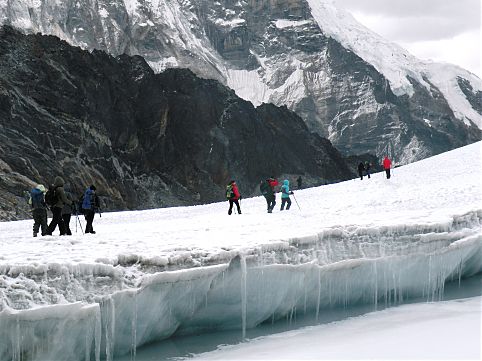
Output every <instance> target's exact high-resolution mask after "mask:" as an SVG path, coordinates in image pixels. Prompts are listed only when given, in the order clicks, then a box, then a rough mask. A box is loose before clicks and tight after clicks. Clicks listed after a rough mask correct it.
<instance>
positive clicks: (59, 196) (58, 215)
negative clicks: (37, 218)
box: [47, 177, 72, 236]
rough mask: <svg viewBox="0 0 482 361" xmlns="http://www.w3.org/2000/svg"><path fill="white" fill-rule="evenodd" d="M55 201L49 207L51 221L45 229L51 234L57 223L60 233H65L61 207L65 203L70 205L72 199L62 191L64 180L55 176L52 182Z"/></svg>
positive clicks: (62, 234)
mask: <svg viewBox="0 0 482 361" xmlns="http://www.w3.org/2000/svg"><path fill="white" fill-rule="evenodd" d="M54 188H55V194H56V202H55V203H54V205H53V206H52V208H51V209H50V210H51V211H52V221H51V222H50V224H49V227H48V229H47V234H48V235H52V232H53V231H55V228H56V227H57V225H58V226H59V231H60V235H61V236H64V235H66V234H67V233H66V230H65V224H64V220H63V219H62V208H63V207H64V205H65V204H69V205H72V201H70V200H68V199H67V197H66V195H65V191H64V180H63V179H62V178H61V177H55V182H54Z"/></svg>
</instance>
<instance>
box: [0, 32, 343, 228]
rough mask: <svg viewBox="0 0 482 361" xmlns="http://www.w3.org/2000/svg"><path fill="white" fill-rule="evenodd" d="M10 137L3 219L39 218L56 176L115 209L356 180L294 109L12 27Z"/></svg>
mask: <svg viewBox="0 0 482 361" xmlns="http://www.w3.org/2000/svg"><path fill="white" fill-rule="evenodd" d="M0 130H1V132H0V175H1V177H0V195H1V196H0V197H1V201H2V209H1V210H0V219H4V220H5V219H17V218H23V217H26V216H28V214H29V212H28V207H27V205H26V203H25V201H24V200H23V199H22V198H21V195H22V192H23V191H24V190H27V189H29V188H31V187H32V186H34V185H35V183H43V184H45V185H47V184H49V183H51V182H53V179H54V177H55V176H56V175H61V176H62V177H63V178H64V179H65V180H66V181H67V182H68V183H69V184H70V187H71V189H72V190H73V191H74V193H75V194H77V195H80V193H81V192H82V191H83V190H84V188H85V187H86V186H88V185H90V184H92V183H93V184H95V185H96V186H97V189H98V193H100V194H101V195H102V199H103V201H104V203H105V207H106V208H107V209H126V208H129V209H142V208H150V207H162V206H170V205H187V204H196V203H204V202H211V201H218V200H223V198H224V187H225V184H226V183H227V182H228V181H229V180H230V179H236V181H237V183H238V185H239V186H240V190H241V192H242V193H243V194H244V195H245V196H248V195H253V194H258V193H257V185H258V182H259V181H260V180H261V179H264V178H266V177H267V176H270V175H275V176H280V175H282V174H283V175H292V176H293V177H295V176H297V175H299V174H304V175H306V176H307V179H328V180H331V181H333V180H343V179H347V178H349V177H351V176H352V172H351V171H350V170H349V169H348V167H347V165H346V163H345V161H344V159H343V158H342V157H341V155H340V154H339V153H338V151H337V150H336V149H334V148H333V147H332V145H331V143H330V142H329V141H328V140H326V139H323V138H321V137H320V136H318V135H315V134H311V133H310V132H309V131H308V129H307V127H306V125H305V124H304V122H303V121H302V120H301V118H299V117H298V116H297V115H296V114H295V113H293V112H292V111H289V110H288V109H287V108H286V107H281V108H279V107H276V106H274V105H263V106H261V107H258V108H254V107H253V106H252V104H251V103H249V102H246V101H244V100H242V99H240V98H239V97H237V96H236V95H235V93H234V92H233V91H232V90H229V89H228V88H226V87H225V86H223V85H221V84H220V83H218V82H217V81H214V80H203V79H200V78H197V77H196V76H195V75H194V74H193V73H192V72H191V71H189V70H183V69H173V70H169V71H166V72H164V73H161V74H154V72H153V71H152V70H151V68H150V67H149V66H148V65H147V63H146V62H145V61H144V60H143V59H142V58H141V57H129V56H126V55H123V56H120V57H118V58H114V57H112V56H109V55H107V54H105V53H103V52H101V51H93V52H92V53H90V52H87V51H83V50H81V49H79V48H74V47H71V46H70V45H68V44H67V43H66V42H64V41H60V40H59V39H58V38H56V37H53V36H41V35H27V36H26V35H23V34H21V33H19V32H17V31H16V30H14V29H13V28H11V27H3V28H1V30H0ZM293 180H294V179H293Z"/></svg>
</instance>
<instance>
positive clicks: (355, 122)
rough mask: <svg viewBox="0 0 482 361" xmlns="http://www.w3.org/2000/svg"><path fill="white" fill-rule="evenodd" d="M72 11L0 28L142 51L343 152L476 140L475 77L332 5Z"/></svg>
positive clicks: (130, 4)
mask: <svg viewBox="0 0 482 361" xmlns="http://www.w3.org/2000/svg"><path fill="white" fill-rule="evenodd" d="M76 4H77V5H75V6H74V3H62V4H61V3H57V2H55V1H54V0H46V1H44V2H41V3H40V2H31V3H28V4H27V3H25V2H23V1H20V0H12V1H10V2H8V3H6V4H3V6H1V7H0V22H1V23H8V24H11V25H13V26H16V27H19V28H22V29H24V30H26V31H29V32H41V33H45V34H53V35H57V36H59V37H61V38H63V39H65V40H67V41H68V42H69V43H71V44H74V45H79V46H82V47H83V48H87V49H95V48H97V49H101V50H105V51H107V52H109V53H111V54H113V55H115V56H116V55H120V54H122V53H127V54H130V55H141V56H143V57H144V58H145V59H146V60H147V62H148V63H149V65H150V66H151V67H152V68H153V69H154V70H155V71H156V72H159V71H163V70H164V69H166V68H168V67H188V68H190V69H192V70H193V71H194V72H195V73H196V74H197V75H198V76H201V77H203V78H212V79H216V80H219V81H221V82H222V83H225V84H227V85H229V86H230V87H231V88H232V89H234V90H235V91H236V93H237V94H238V95H240V96H241V97H243V98H244V99H247V100H249V101H252V102H253V103H254V104H255V105H258V104H261V103H273V104H276V105H287V106H288V107H289V108H290V109H291V110H293V111H295V112H296V113H297V114H299V115H300V116H301V117H302V118H303V120H304V121H305V122H306V124H307V125H308V127H309V129H310V130H311V131H314V132H317V133H318V134H320V135H322V136H325V137H328V138H329V139H330V140H331V141H332V142H333V144H334V145H335V146H337V147H338V148H339V149H340V150H341V151H342V152H343V153H345V154H354V153H358V154H359V153H365V152H370V153H373V154H376V155H378V156H383V155H384V154H385V153H387V154H389V155H390V156H392V158H394V160H395V161H396V162H397V163H399V164H400V163H409V162H412V161H415V160H418V159H422V158H425V157H427V156H430V155H434V154H438V153H440V152H444V151H447V150H450V149H453V148H457V147H460V146H463V145H465V144H469V143H472V142H474V141H477V140H480V139H481V134H480V133H481V132H480V128H479V127H480V126H481V125H482V109H481V108H480V107H479V106H474V104H479V103H480V102H482V81H481V80H480V79H479V78H477V77H474V76H473V75H471V74H470V73H469V72H467V71H459V70H457V68H455V67H453V66H447V65H440V64H428V65H427V64H426V63H423V62H421V61H420V60H418V59H416V58H415V57H413V56H412V55H410V54H409V53H408V52H406V51H405V50H403V49H402V48H400V47H399V46H397V45H395V44H392V43H390V42H387V41H386V40H384V39H383V38H382V37H380V36H378V35H376V34H374V33H373V32H372V31H369V30H368V29H367V28H365V27H364V26H362V25H361V24H359V23H358V22H356V20H355V19H354V18H353V17H352V16H351V15H350V14H348V13H347V12H346V11H343V10H342V9H340V8H339V7H338V6H337V5H336V3H335V2H334V1H331V0H323V1H321V2H320V1H314V0H276V1H267V0H259V1H254V0H247V1H244V0H243V1H238V2H232V1H228V0H222V1H211V0H209V1H206V0H202V1H201V0H183V1H178V0H132V1H121V0H100V1H97V2H96V3H95V4H93V3H90V2H88V1H84V0H78V1H77V2H76ZM461 83H464V84H465V85H463V86H461V85H460V84H461ZM382 93H383V94H384V96H380V95H381V94H382Z"/></svg>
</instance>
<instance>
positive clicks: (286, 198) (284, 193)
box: [280, 179, 293, 211]
mask: <svg viewBox="0 0 482 361" xmlns="http://www.w3.org/2000/svg"><path fill="white" fill-rule="evenodd" d="M290 194H293V192H290V181H289V180H288V179H285V180H284V182H283V185H282V186H281V209H280V211H282V210H283V209H285V204H287V205H286V210H288V209H290V207H291V199H290Z"/></svg>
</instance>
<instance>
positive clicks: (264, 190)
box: [259, 181, 271, 196]
mask: <svg viewBox="0 0 482 361" xmlns="http://www.w3.org/2000/svg"><path fill="white" fill-rule="evenodd" d="M259 190H260V191H261V194H262V195H263V196H267V195H268V194H269V193H270V190H271V187H270V185H269V184H268V182H267V181H265V182H261V184H260V185H259Z"/></svg>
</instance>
